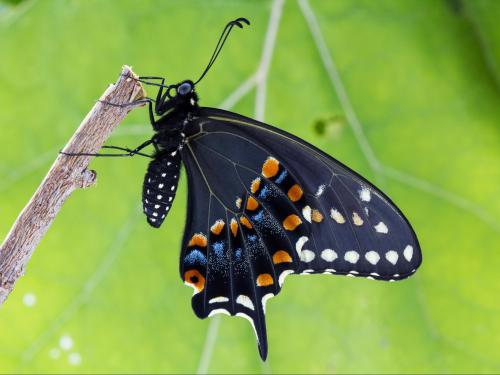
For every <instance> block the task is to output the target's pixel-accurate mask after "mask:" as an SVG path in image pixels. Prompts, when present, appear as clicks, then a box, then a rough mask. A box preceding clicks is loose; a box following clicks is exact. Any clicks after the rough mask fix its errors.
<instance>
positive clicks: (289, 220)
mask: <svg viewBox="0 0 500 375" xmlns="http://www.w3.org/2000/svg"><path fill="white" fill-rule="evenodd" d="M300 224H302V220H300V217H298V216H297V215H295V214H292V215H288V216H287V217H286V219H285V220H283V228H285V229H286V230H290V231H291V230H295V228H297V227H298V226H299V225H300Z"/></svg>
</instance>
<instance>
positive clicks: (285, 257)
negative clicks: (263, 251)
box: [273, 250, 293, 264]
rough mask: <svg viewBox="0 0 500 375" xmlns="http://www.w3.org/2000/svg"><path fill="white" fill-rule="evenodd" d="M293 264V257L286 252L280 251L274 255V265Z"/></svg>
mask: <svg viewBox="0 0 500 375" xmlns="http://www.w3.org/2000/svg"><path fill="white" fill-rule="evenodd" d="M292 262H293V259H292V257H291V256H290V254H288V253H287V252H286V251H285V250H278V251H277V252H275V253H274V255H273V263H274V264H280V263H292Z"/></svg>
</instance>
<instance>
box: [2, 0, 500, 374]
mask: <svg viewBox="0 0 500 375" xmlns="http://www.w3.org/2000/svg"><path fill="white" fill-rule="evenodd" d="M238 16H245V17H247V18H249V19H250V20H251V21H252V25H251V27H250V28H248V29H246V30H244V31H240V30H238V31H236V32H235V35H232V37H231V38H230V40H229V43H228V45H227V46H226V48H225V49H224V51H223V53H222V55H221V57H220V59H219V61H217V64H216V65H215V67H214V68H213V70H212V71H211V72H210V74H209V75H208V76H207V77H206V79H205V80H204V81H203V82H202V83H201V84H200V85H199V87H198V92H199V93H200V97H201V104H202V105H206V106H223V107H226V108H231V109H232V110H233V111H236V112H239V113H242V114H244V115H247V116H252V117H255V116H257V117H263V118H264V119H265V120H266V121H267V122H269V123H271V124H274V125H276V126H278V127H280V128H282V129H285V130H287V131H290V132H293V133H294V134H296V135H298V136H300V137H303V138H304V139H306V140H307V141H309V142H311V143H313V144H315V145H317V146H319V147H320V148H322V149H324V150H325V151H327V152H329V153H330V154H331V155H333V156H335V157H336V158H338V159H339V160H341V161H343V162H344V163H346V164H348V165H349V166H351V167H352V168H354V169H355V170H357V171H359V172H360V173H361V174H363V175H364V176H366V177H368V178H369V179H370V180H372V181H373V182H375V183H376V184H377V185H378V186H379V187H380V188H382V189H383V190H384V191H385V192H386V193H387V194H388V195H389V196H391V197H392V199H393V200H394V201H395V202H396V203H397V204H398V205H399V206H400V207H401V209H402V210H403V211H404V212H405V213H406V215H407V217H408V218H409V219H410V221H411V222H412V224H413V226H414V228H415V230H416V232H417V234H418V236H419V239H420V242H421V245H422V249H423V255H424V263H423V265H422V267H421V268H420V270H419V271H418V272H417V274H416V275H415V276H414V277H412V278H410V279H408V280H406V281H403V282H401V283H391V284H389V283H381V282H373V281H370V280H365V279H351V278H342V277H333V276H326V275H318V276H308V277H299V276H293V277H290V278H288V279H287V283H286V286H285V287H284V290H283V291H282V293H281V294H280V295H279V297H277V298H275V299H273V300H272V301H271V302H270V303H269V305H268V309H267V311H268V314H267V322H268V335H269V345H270V351H269V358H268V361H267V362H266V363H261V361H260V359H259V356H258V353H257V348H256V344H255V338H254V334H253V332H252V329H251V327H250V325H249V324H248V322H246V321H244V320H243V319H236V318H229V317H226V316H223V317H220V316H218V317H216V318H212V319H207V320H204V321H201V320H198V319H197V318H196V317H195V316H194V314H193V312H192V311H191V294H192V291H191V289H190V288H187V287H185V286H184V285H183V284H182V282H181V280H180V278H179V275H178V256H179V248H180V239H181V235H182V230H183V223H184V217H185V210H186V194H185V191H186V181H185V178H183V179H182V180H181V183H180V190H179V193H178V196H177V200H176V202H175V204H174V207H173V210H172V212H171V213H170V214H169V216H168V218H167V221H166V222H165V223H164V225H163V227H162V228H161V229H160V230H154V229H152V228H150V227H149V226H148V225H147V223H146V221H145V218H144V217H143V215H142V212H141V208H140V196H141V184H142V178H143V175H144V173H145V169H146V165H147V160H144V159H142V158H134V159H106V160H102V159H101V160H94V161H93V162H92V168H93V169H96V170H97V172H98V185H97V187H94V188H92V189H89V190H86V191H78V192H76V193H74V194H73V195H72V196H71V198H70V199H69V200H68V202H67V203H66V204H65V205H64V207H63V209H62V211H61V213H60V214H59V215H58V217H57V218H56V220H55V222H54V224H53V225H52V227H51V228H50V230H49V232H48V234H47V236H46V237H45V238H44V239H43V241H42V243H41V244H40V246H38V248H37V250H36V252H35V254H34V256H33V257H32V259H31V261H30V263H29V265H28V268H27V272H26V276H25V277H23V278H22V279H21V280H20V281H19V282H18V283H17V285H16V288H15V290H14V292H13V293H12V295H11V296H10V298H9V299H8V301H7V303H6V304H5V305H4V306H3V307H2V308H1V309H0V371H1V372H3V373H13V372H23V373H33V372H48V373H54V372H56V373H95V372H99V373H110V372H114V373H123V372H128V373H135V372H142V373H144V372H149V373H159V372H175V373H186V372H187V373H193V372H200V373H203V372H213V373H221V372H224V373H283V372H285V373H290V372H295V373H297V372H298V373H306V372H314V373H325V372H326V373H416V372H418V373H478V372H480V373H492V372H493V373H498V372H500V319H499V316H500V315H499V314H500V281H499V276H498V272H499V270H500V236H499V232H500V220H499V219H500V199H499V197H500V189H499V186H500V163H499V161H500V147H499V146H500V137H499V135H500V132H499V121H500V23H499V20H500V1H497V0H448V1H446V0H392V1H389V0H387V1H385V0H376V1H375V0H365V1H360V0H323V1H321V0H310V1H307V0H299V1H295V0H287V1H282V0H275V1H270V0H261V1H222V0H214V1H205V0H199V1H186V0H177V1H153V0H145V1H139V0H137V1H132V0H114V1H99V0H57V1H49V0H43V1H42V0H38V1H35V0H26V1H20V2H19V1H9V2H1V1H0V139H1V144H2V146H1V147H0V213H1V214H0V235H1V236H2V238H3V237H4V236H5V235H6V234H7V232H8V230H9V228H10V226H11V225H12V223H13V222H14V220H15V218H16V217H17V215H18V214H19V212H20V210H21V209H22V208H23V207H24V205H25V204H26V203H27V201H28V200H29V198H30V196H31V194H32V193H33V192H34V190H35V189H36V187H37V186H38V184H39V183H40V181H41V179H42V178H43V176H44V175H45V173H46V172H47V170H48V168H49V167H50V165H51V162H52V161H53V160H54V158H55V157H56V155H57V151H58V150H59V149H60V148H61V147H62V146H63V145H64V144H65V142H66V141H67V140H68V138H69V137H70V136H71V135H72V134H73V132H74V131H75V129H76V127H77V126H78V124H79V122H80V121H81V120H82V118H83V117H84V115H85V114H86V113H87V112H88V110H89V109H90V108H91V106H92V105H93V104H94V102H95V100H96V99H97V98H98V97H99V95H100V94H101V93H102V92H103V91H104V89H105V88H106V86H107V84H108V83H110V82H113V81H114V80H115V79H116V78H117V75H118V74H119V72H120V69H121V66H122V65H123V64H129V65H132V66H133V67H134V70H135V71H136V72H137V73H138V74H142V75H162V76H166V77H167V79H168V81H169V82H170V83H174V82H178V81H179V80H182V79H185V78H195V77H197V76H198V74H199V73H200V72H201V70H202V69H203V68H204V66H205V64H206V62H207V60H208V58H209V56H210V53H211V51H212V49H213V47H214V44H215V42H216V39H217V37H218V35H219V33H220V31H221V28H222V27H223V25H224V24H225V22H227V21H228V20H230V19H233V18H235V17H238ZM150 93H153V91H152V90H150ZM150 135H151V130H150V126H149V124H148V118H147V111H146V109H139V110H136V111H134V112H133V113H131V115H130V116H128V117H127V119H126V120H125V121H124V122H123V123H122V124H121V125H120V126H119V128H118V130H117V131H116V132H115V133H114V135H113V136H112V138H111V139H110V140H109V144H114V145H122V146H136V145H138V144H140V143H141V142H142V141H143V140H145V139H147V138H148V137H150Z"/></svg>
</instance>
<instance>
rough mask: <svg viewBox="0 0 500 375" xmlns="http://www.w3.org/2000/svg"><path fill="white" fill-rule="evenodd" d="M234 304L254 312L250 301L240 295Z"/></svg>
mask: <svg viewBox="0 0 500 375" xmlns="http://www.w3.org/2000/svg"><path fill="white" fill-rule="evenodd" d="M236 303H239V304H240V305H242V306H245V307H246V308H248V309H250V310H255V307H254V306H253V302H252V300H251V299H250V298H249V297H248V296H245V295H244V294H240V295H239V296H238V298H236Z"/></svg>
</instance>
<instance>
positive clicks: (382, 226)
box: [374, 221, 389, 234]
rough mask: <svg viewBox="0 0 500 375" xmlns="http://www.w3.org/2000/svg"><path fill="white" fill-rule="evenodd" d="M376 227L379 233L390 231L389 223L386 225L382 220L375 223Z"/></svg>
mask: <svg viewBox="0 0 500 375" xmlns="http://www.w3.org/2000/svg"><path fill="white" fill-rule="evenodd" d="M374 228H375V230H376V231H377V232H379V233H384V234H387V233H388V232H389V229H388V228H387V225H385V224H384V222H383V221H381V222H380V223H378V224H377V225H375V226H374Z"/></svg>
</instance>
